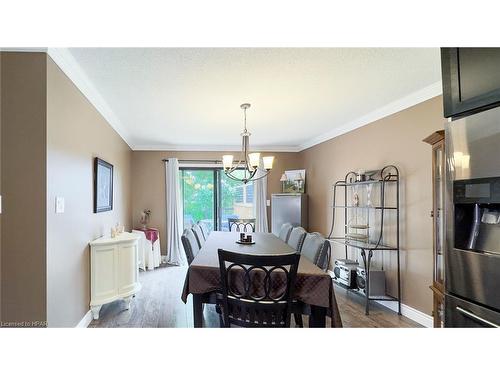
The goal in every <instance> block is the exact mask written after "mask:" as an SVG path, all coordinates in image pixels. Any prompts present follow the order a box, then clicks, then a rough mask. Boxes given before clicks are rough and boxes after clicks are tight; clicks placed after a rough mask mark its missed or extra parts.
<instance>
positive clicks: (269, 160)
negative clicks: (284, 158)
mask: <svg viewBox="0 0 500 375" xmlns="http://www.w3.org/2000/svg"><path fill="white" fill-rule="evenodd" d="M262 161H263V162H264V169H265V170H266V171H269V170H271V169H272V168H273V162H274V156H264V157H263V158H262Z"/></svg>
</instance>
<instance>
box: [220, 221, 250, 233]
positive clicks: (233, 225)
mask: <svg viewBox="0 0 500 375" xmlns="http://www.w3.org/2000/svg"><path fill="white" fill-rule="evenodd" d="M227 222H228V225H229V231H230V232H233V231H235V232H255V219H235V218H228V219H227Z"/></svg>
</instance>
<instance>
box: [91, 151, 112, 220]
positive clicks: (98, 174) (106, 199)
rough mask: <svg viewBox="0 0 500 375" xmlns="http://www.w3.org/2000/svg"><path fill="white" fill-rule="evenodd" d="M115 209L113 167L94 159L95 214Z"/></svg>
mask: <svg viewBox="0 0 500 375" xmlns="http://www.w3.org/2000/svg"><path fill="white" fill-rule="evenodd" d="M112 209H113V165H112V164H109V163H108V162H106V161H104V160H102V159H99V158H95V159H94V213H98V212H104V211H111V210H112Z"/></svg>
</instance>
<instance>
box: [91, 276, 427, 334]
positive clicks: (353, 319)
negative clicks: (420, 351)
mask: <svg viewBox="0 0 500 375" xmlns="http://www.w3.org/2000/svg"><path fill="white" fill-rule="evenodd" d="M186 270H187V268H185V267H170V266H162V267H160V268H157V269H156V270H154V271H147V272H140V274H139V280H140V282H141V284H142V290H141V291H140V292H139V293H138V294H137V296H136V297H135V298H134V299H133V301H132V304H131V308H130V310H125V309H124V306H125V304H124V302H122V301H115V302H113V303H110V304H108V305H104V306H103V307H102V309H101V313H100V317H99V320H94V321H92V323H91V324H90V327H136V328H140V327H151V328H157V327H193V307H192V301H191V296H190V297H189V300H188V303H187V304H184V303H183V302H182V301H181V297H180V296H181V291H182V287H183V285H184V278H185V276H186ZM335 292H336V297H337V302H338V305H339V309H340V315H341V317H342V322H343V324H344V327H367V328H369V327H388V328H390V327H419V325H418V324H417V323H415V322H413V321H412V320H410V319H408V318H405V317H403V316H399V315H397V314H396V313H395V312H393V311H391V310H389V309H387V308H385V307H383V306H381V305H378V304H376V303H372V305H371V309H370V315H368V316H366V315H365V313H364V304H363V302H364V300H363V299H362V298H361V296H359V295H357V294H355V293H352V292H348V291H346V290H345V289H342V288H340V287H336V288H335ZM292 322H293V319H292ZM304 323H305V325H307V317H306V316H304ZM292 325H294V324H293V323H292ZM327 325H328V326H329V325H330V319H328V318H327ZM204 326H205V327H218V326H219V318H218V315H217V313H216V312H215V308H214V307H213V306H212V305H206V306H205V311H204Z"/></svg>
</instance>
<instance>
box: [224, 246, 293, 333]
mask: <svg viewBox="0 0 500 375" xmlns="http://www.w3.org/2000/svg"><path fill="white" fill-rule="evenodd" d="M299 259H300V255H299V254H297V253H295V254H283V255H251V254H240V253H234V252H230V251H226V250H222V249H219V269H220V278H221V288H222V293H218V297H217V312H218V313H219V314H220V315H219V316H220V321H221V327H226V328H229V327H231V326H239V327H267V328H287V327H290V317H291V313H292V301H293V299H292V297H293V293H294V287H295V280H296V277H297V269H298V265H299Z"/></svg>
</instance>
